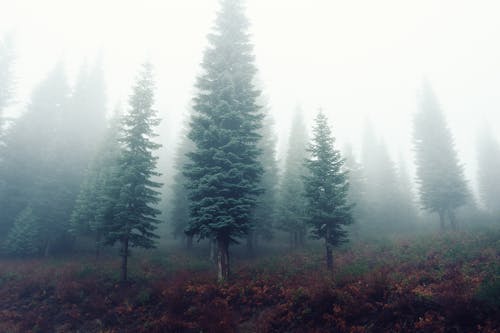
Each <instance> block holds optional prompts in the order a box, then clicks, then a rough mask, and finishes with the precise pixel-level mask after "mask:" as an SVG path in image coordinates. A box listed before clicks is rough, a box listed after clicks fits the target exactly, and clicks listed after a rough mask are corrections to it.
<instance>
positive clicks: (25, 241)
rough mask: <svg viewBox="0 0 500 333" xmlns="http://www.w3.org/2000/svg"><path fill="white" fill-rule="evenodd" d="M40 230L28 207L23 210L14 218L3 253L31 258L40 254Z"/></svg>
mask: <svg viewBox="0 0 500 333" xmlns="http://www.w3.org/2000/svg"><path fill="white" fill-rule="evenodd" d="M39 232H40V229H39V226H38V221H37V220H36V218H35V216H34V215H33V210H32V209H31V208H30V207H27V208H25V209H24V210H23V211H22V212H21V213H20V214H19V216H18V217H17V218H16V220H15V222H14V225H13V227H12V229H11V230H10V231H9V233H8V235H7V239H6V240H5V244H4V252H5V253H7V254H9V255H13V256H20V257H24V256H33V255H37V254H39V253H40V249H41V247H40V245H41V244H40V238H39V237H40V235H39Z"/></svg>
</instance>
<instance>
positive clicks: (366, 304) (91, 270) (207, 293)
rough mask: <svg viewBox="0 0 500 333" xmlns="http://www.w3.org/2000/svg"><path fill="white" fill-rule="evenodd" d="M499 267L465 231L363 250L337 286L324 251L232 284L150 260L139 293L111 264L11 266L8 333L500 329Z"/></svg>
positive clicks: (259, 268) (249, 272) (256, 270)
mask: <svg viewBox="0 0 500 333" xmlns="http://www.w3.org/2000/svg"><path fill="white" fill-rule="evenodd" d="M499 259H500V256H499V242H498V241H495V240H494V239H492V238H491V237H486V236H485V237H483V238H481V237H479V236H476V235H465V234H464V235H454V236H448V237H442V236H441V237H435V238H433V239H429V240H414V241H397V242H393V243H391V244H389V245H387V244H375V243H371V244H364V245H360V244H358V245H352V246H351V247H350V248H348V249H344V250H342V251H341V253H338V255H337V257H336V264H337V267H336V270H335V273H334V276H333V277H331V276H328V274H326V272H324V271H323V270H322V258H321V254H319V253H318V252H316V251H306V252H305V253H294V254H289V255H286V256H274V257H269V258H267V259H260V260H253V261H244V262H242V263H241V264H239V266H237V267H236V268H235V272H234V273H233V276H232V279H231V281H229V282H228V283H226V284H222V285H221V284H217V283H216V282H215V281H214V279H213V277H212V275H213V272H210V271H209V270H186V269H182V270H178V271H176V272H172V271H171V270H166V269H165V268H164V267H162V266H161V265H158V264H154V262H155V261H154V260H149V261H148V260H146V259H142V261H140V262H137V265H136V272H135V275H134V279H133V282H131V283H129V284H128V285H121V284H119V283H117V280H116V277H115V276H114V275H113V274H114V273H113V272H114V271H115V269H116V268H117V267H115V265H116V263H114V262H111V261H110V262H101V263H99V264H95V265H94V264H82V263H81V262H79V263H78V262H62V263H57V264H54V263H48V262H46V261H43V260H37V261H2V262H1V263H0V332H76V331H80V332H193V333H194V332H201V331H202V332H496V331H498V330H500V319H499V318H500V311H499V304H498V302H495V299H496V296H495V293H498V286H497V285H496V284H495V282H494V281H497V280H495V279H498V260H499ZM167 271H168V272H167ZM492 281H493V282H492ZM497 283H498V281H497ZM488 288H489V289H488ZM495 288H496V289H495Z"/></svg>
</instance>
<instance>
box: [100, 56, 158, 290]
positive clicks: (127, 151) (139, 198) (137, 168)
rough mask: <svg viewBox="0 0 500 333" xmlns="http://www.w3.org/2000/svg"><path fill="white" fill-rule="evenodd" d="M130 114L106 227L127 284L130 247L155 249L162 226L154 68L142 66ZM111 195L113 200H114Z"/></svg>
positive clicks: (126, 117) (124, 125)
mask: <svg viewBox="0 0 500 333" xmlns="http://www.w3.org/2000/svg"><path fill="white" fill-rule="evenodd" d="M129 103H130V111H129V112H128V113H127V114H126V115H124V117H123V122H122V131H121V132H122V133H121V137H120V142H121V144H122V145H123V147H122V152H121V155H120V158H119V162H118V163H119V166H118V170H119V172H118V177H116V179H115V181H114V182H113V185H111V186H110V189H108V193H109V192H111V193H115V194H116V193H118V195H119V196H118V198H117V200H116V204H115V205H114V207H112V212H113V218H112V219H111V220H110V221H109V223H107V224H106V226H105V228H104V230H105V233H104V240H105V243H106V244H108V245H113V244H114V243H116V242H120V245H121V252H120V255H121V257H122V266H121V279H122V281H123V282H125V281H127V271H128V267H127V266H128V257H129V255H130V251H129V249H130V248H131V247H142V248H146V249H150V248H154V247H155V238H158V236H157V235H156V234H155V233H154V231H155V229H156V225H157V224H158V223H159V222H160V220H158V219H157V218H156V217H157V216H158V215H159V214H160V211H159V210H158V209H157V208H155V205H157V204H158V203H159V201H160V192H159V191H157V190H156V189H158V188H160V187H161V184H160V183H157V182H155V181H153V180H152V178H153V177H156V176H159V175H160V174H159V173H158V172H157V171H156V164H157V160H158V158H157V157H156V156H154V155H153V152H154V151H155V150H157V149H158V148H159V147H160V145H159V144H157V143H155V142H153V141H152V139H153V138H154V137H155V136H156V134H155V133H154V127H155V126H157V125H158V124H159V122H160V121H159V119H157V118H156V114H157V112H156V111H155V110H154V109H153V103H154V83H153V74H152V66H151V64H149V63H145V64H144V65H143V68H142V71H141V73H140V75H139V77H138V79H137V82H136V84H135V86H134V89H133V93H132V96H131V97H130V102H129ZM115 194H113V195H109V197H110V198H113V197H114V196H115Z"/></svg>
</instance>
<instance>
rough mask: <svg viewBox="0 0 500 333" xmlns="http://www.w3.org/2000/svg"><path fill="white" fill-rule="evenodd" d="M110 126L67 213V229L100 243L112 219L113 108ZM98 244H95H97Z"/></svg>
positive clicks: (115, 157) (115, 153) (117, 119)
mask: <svg viewBox="0 0 500 333" xmlns="http://www.w3.org/2000/svg"><path fill="white" fill-rule="evenodd" d="M115 112H116V113H115V115H114V117H113V118H112V119H111V122H110V126H109V128H108V129H107V133H106V135H105V136H104V140H103V141H102V142H101V146H100V148H99V149H98V150H97V153H96V154H95V157H94V160H93V161H92V164H91V165H90V166H89V168H88V170H87V173H86V176H85V179H84V181H83V183H82V186H81V188H80V193H79V195H78V197H77V199H76V202H75V208H74V210H73V213H72V215H71V221H70V232H71V233H72V234H74V235H93V236H94V237H95V238H96V241H97V242H100V238H101V236H102V233H103V232H104V227H105V225H106V223H108V222H110V221H111V220H112V218H113V215H112V211H113V204H114V200H113V199H114V198H116V194H114V193H113V190H115V192H116V189H115V187H114V182H115V181H116V178H117V173H118V159H119V156H120V145H119V143H118V130H119V124H120V113H119V111H118V110H117V111H115ZM97 246H99V244H97Z"/></svg>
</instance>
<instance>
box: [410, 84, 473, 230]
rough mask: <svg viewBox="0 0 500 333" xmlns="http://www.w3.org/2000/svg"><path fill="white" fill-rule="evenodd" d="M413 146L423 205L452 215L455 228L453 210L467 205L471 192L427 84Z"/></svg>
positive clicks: (418, 114)
mask: <svg viewBox="0 0 500 333" xmlns="http://www.w3.org/2000/svg"><path fill="white" fill-rule="evenodd" d="M413 143H414V147H415V162H416V167H417V183H418V185H419V195H420V203H421V204H422V207H423V208H424V209H426V210H428V211H430V212H436V213H438V214H439V215H440V216H441V218H443V217H444V215H445V214H447V215H449V217H450V222H451V224H452V226H454V223H455V221H454V211H455V210H456V209H457V208H458V207H460V206H463V205H464V204H466V203H467V200H468V197H469V191H468V188H467V183H466V181H465V177H464V171H463V166H462V165H461V164H460V163H459V161H458V157H457V153H456V150H455V147H454V142H453V137H452V134H451V132H450V130H449V129H448V127H447V125H446V120H445V117H444V114H443V112H442V110H441V109H440V107H439V104H438V101H437V99H436V96H435V95H434V93H433V91H432V89H431V87H430V85H429V83H427V82H426V83H424V86H423V91H422V94H421V99H420V104H419V111H418V113H417V114H416V115H415V119H414V131H413ZM442 226H443V225H442ZM454 227H455V226H454Z"/></svg>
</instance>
